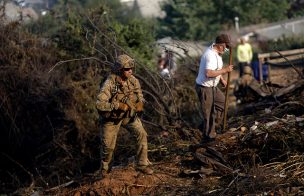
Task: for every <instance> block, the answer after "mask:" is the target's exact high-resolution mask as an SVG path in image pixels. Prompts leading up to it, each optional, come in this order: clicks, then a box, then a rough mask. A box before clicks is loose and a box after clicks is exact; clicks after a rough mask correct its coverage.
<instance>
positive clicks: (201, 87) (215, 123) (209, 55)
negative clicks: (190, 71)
mask: <svg viewBox="0 0 304 196" xmlns="http://www.w3.org/2000/svg"><path fill="white" fill-rule="evenodd" d="M229 48H231V41H230V37H229V36H228V35H227V34H221V35H219V36H217V37H216V39H215V43H213V44H212V45H211V46H210V47H209V48H208V49H207V50H206V51H205V53H204V54H203V55H202V57H201V61H200V66H199V72H198V76H197V78H196V92H197V95H198V97H199V100H200V103H201V108H202V114H203V122H202V124H201V126H200V130H201V131H202V133H203V138H202V142H206V141H212V140H214V139H215V137H216V130H215V129H216V127H219V126H220V125H221V122H222V119H223V115H222V114H223V111H224V102H225V96H224V94H223V92H222V91H221V90H220V89H219V88H218V87H217V85H218V83H219V82H221V83H222V84H223V85H224V86H226V85H227V81H226V80H225V79H224V78H223V76H222V74H225V73H228V72H231V71H232V70H233V65H227V66H225V67H223V59H222V55H223V54H224V53H225V52H226V51H229Z"/></svg>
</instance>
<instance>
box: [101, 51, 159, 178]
mask: <svg viewBox="0 0 304 196" xmlns="http://www.w3.org/2000/svg"><path fill="white" fill-rule="evenodd" d="M134 66H135V64H134V60H133V59H132V58H131V57H129V56H128V55H120V56H118V58H117V60H116V63H115V67H116V68H117V70H116V72H113V73H111V75H110V76H109V77H108V78H107V80H106V81H105V82H104V84H103V86H102V88H101V90H100V92H99V94H98V96H97V102H96V107H97V109H98V111H99V113H100V115H101V117H102V129H101V144H102V149H101V169H102V175H105V174H106V173H107V172H108V170H109V164H110V162H111V159H112V155H113V151H114V149H115V146H116V139H117V134H118V131H119V128H120V126H125V127H126V128H127V129H128V130H129V131H131V132H132V133H134V134H135V136H136V142H137V154H136V155H137V156H136V157H137V170H139V171H141V172H143V173H145V174H152V173H153V170H152V169H150V168H149V167H147V166H148V165H149V161H148V152H147V151H148V144H147V132H146V131H145V129H144V128H143V125H142V123H141V121H140V119H139V118H138V117H137V115H136V114H137V113H138V112H142V111H143V102H144V98H143V94H142V90H141V87H140V84H139V81H138V80H137V79H136V78H135V77H134V76H133V75H132V69H133V68H134Z"/></svg>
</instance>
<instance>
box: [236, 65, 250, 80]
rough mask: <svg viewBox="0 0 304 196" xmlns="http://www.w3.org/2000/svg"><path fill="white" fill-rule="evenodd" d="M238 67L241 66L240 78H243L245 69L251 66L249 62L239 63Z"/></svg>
mask: <svg viewBox="0 0 304 196" xmlns="http://www.w3.org/2000/svg"><path fill="white" fill-rule="evenodd" d="M238 65H239V69H240V77H242V76H243V74H244V67H245V66H249V64H248V63H247V62H239V64H238Z"/></svg>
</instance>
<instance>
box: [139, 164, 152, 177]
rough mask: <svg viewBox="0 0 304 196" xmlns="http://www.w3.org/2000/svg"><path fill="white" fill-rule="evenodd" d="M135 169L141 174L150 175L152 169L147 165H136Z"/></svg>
mask: <svg viewBox="0 0 304 196" xmlns="http://www.w3.org/2000/svg"><path fill="white" fill-rule="evenodd" d="M137 171H140V172H141V173H143V174H147V175H152V174H153V170H152V169H151V168H149V167H147V166H144V167H137Z"/></svg>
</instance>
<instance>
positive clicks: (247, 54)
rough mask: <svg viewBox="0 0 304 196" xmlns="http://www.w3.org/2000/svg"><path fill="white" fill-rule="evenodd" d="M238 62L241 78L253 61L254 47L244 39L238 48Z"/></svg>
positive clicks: (242, 38)
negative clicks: (245, 68) (246, 67)
mask: <svg viewBox="0 0 304 196" xmlns="http://www.w3.org/2000/svg"><path fill="white" fill-rule="evenodd" d="M236 53H237V54H236V55H237V60H238V67H239V71H240V77H242V76H243V73H244V67H245V66H250V65H251V61H252V47H251V45H250V44H249V43H247V42H246V40H245V38H244V37H241V38H240V44H239V45H238V46H237V51H236Z"/></svg>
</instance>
